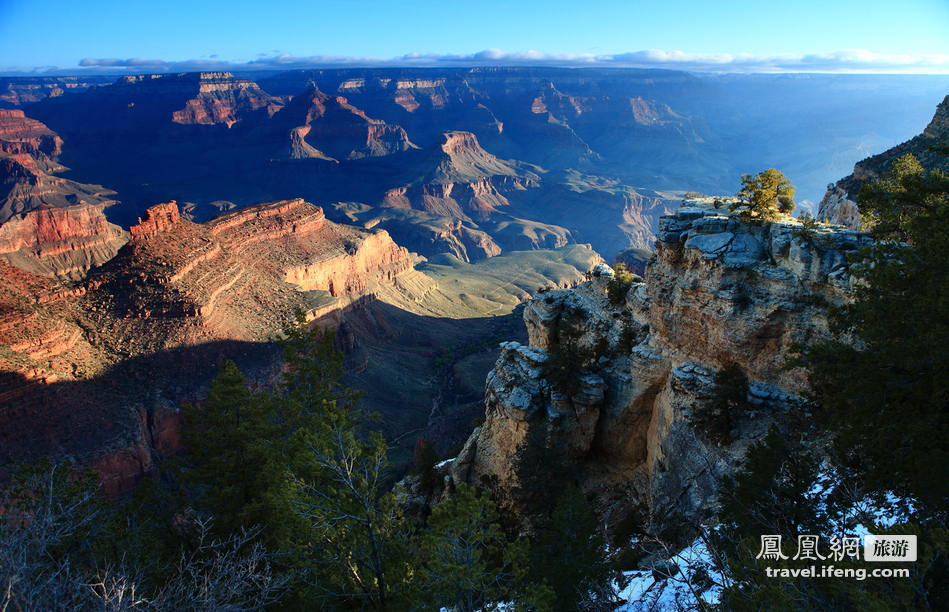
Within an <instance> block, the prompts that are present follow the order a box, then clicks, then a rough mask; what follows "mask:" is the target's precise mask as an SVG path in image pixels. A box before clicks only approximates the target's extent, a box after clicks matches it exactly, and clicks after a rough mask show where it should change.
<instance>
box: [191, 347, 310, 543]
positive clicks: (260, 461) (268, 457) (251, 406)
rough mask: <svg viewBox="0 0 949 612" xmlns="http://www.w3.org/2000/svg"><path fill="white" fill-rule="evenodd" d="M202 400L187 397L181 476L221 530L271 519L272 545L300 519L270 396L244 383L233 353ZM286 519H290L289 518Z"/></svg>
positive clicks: (268, 535)
mask: <svg viewBox="0 0 949 612" xmlns="http://www.w3.org/2000/svg"><path fill="white" fill-rule="evenodd" d="M219 370H220V373H219V374H218V377H217V378H216V379H215V380H214V382H213V383H212V384H211V389H210V390H209V391H208V396H207V401H206V402H205V405H204V407H203V408H200V407H197V406H193V405H185V406H184V407H183V412H184V415H185V420H186V422H187V424H188V426H187V427H185V428H184V430H183V432H182V440H183V442H184V444H185V446H186V447H187V448H189V449H190V451H191V452H190V454H189V455H188V456H187V457H186V458H185V461H184V462H183V463H184V465H183V467H184V471H183V472H182V473H181V476H180V480H181V482H182V483H183V484H184V485H185V486H187V487H189V488H190V489H191V490H192V491H193V495H194V497H193V501H192V506H193V507H194V508H195V509H196V510H198V511H200V512H202V513H204V515H207V516H210V515H214V516H215V517H216V519H217V520H216V521H215V522H214V524H213V526H212V529H213V532H214V535H215V536H216V537H221V538H226V537H228V536H229V535H230V534H231V533H234V532H236V531H238V530H240V529H251V528H254V527H256V526H258V525H266V526H267V528H266V529H265V532H264V533H263V534H262V537H263V538H264V540H266V541H268V542H269V543H270V544H271V545H272V546H273V548H274V549H276V548H279V547H281V546H286V545H287V544H288V540H289V539H290V538H291V536H292V533H293V532H294V531H295V530H296V529H298V528H299V527H300V526H299V525H295V524H293V523H295V522H296V521H293V518H292V517H293V516H294V515H295V513H294V511H293V509H292V507H291V506H290V492H289V491H288V490H287V482H288V474H287V470H286V467H285V466H284V465H283V462H282V456H281V452H280V449H279V448H278V446H277V444H278V441H279V440H280V439H281V437H282V433H283V432H281V431H280V427H279V424H278V407H277V406H276V405H275V403H274V402H273V401H272V398H271V397H269V396H266V395H264V394H262V393H259V392H254V391H251V390H250V389H248V388H247V386H246V383H245V380H244V375H243V374H241V372H240V371H239V370H238V369H237V366H236V365H235V364H234V362H233V361H225V362H222V363H221V365H220V367H219ZM288 523H289V524H288Z"/></svg>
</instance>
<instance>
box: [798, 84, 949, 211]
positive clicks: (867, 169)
mask: <svg viewBox="0 0 949 612" xmlns="http://www.w3.org/2000/svg"><path fill="white" fill-rule="evenodd" d="M947 138H949V96H946V98H945V99H944V100H943V101H942V102H941V103H940V104H939V106H937V107H936V114H935V115H934V116H933V119H932V121H930V122H929V125H927V126H926V129H925V130H923V133H922V134H920V135H919V136H916V137H915V138H913V139H911V140H908V141H906V142H904V143H903V144H901V145H898V146H896V147H893V148H892V149H888V150H886V151H884V152H883V153H881V154H879V155H874V156H872V157H868V158H867V159H864V160H863V161H860V162H857V163H856V164H855V165H854V167H853V174H851V175H850V176H847V177H845V178H842V179H840V180H839V181H837V183H836V184H834V183H831V184H830V185H827V193H826V194H825V195H824V199H823V200H821V203H820V206H819V207H818V211H817V218H818V220H820V221H827V222H829V223H839V224H840V225H843V226H845V227H848V228H850V229H860V214H859V212H858V210H857V198H858V196H859V195H860V187H861V185H863V183H864V181H868V180H873V179H877V178H880V177H881V176H882V175H883V174H884V173H885V172H886V171H887V170H889V169H890V167H891V166H892V165H893V162H894V161H896V160H897V159H899V158H900V157H902V156H904V155H907V154H910V155H914V156H915V157H916V159H918V160H919V162H920V164H921V165H922V166H923V168H925V169H926V170H934V169H939V170H941V171H943V172H949V162H947V161H946V159H947V157H946V156H945V155H938V154H936V153H934V152H933V151H932V147H933V145H940V144H944V143H945V142H946V139H947Z"/></svg>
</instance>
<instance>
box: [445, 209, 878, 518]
mask: <svg viewBox="0 0 949 612" xmlns="http://www.w3.org/2000/svg"><path fill="white" fill-rule="evenodd" d="M867 240H868V238H867V237H865V236H863V235H861V234H858V233H856V232H852V231H847V230H842V229H840V228H836V229H833V228H820V229H817V230H813V231H805V230H804V228H803V227H802V226H801V225H800V224H799V223H797V222H796V221H795V220H793V219H790V218H784V219H782V220H780V221H777V222H773V223H761V224H753V225H752V224H745V223H742V222H740V221H739V219H738V218H737V217H736V216H735V215H732V214H730V213H728V212H725V211H724V210H723V209H719V208H716V207H715V205H714V204H713V203H712V202H711V200H689V201H685V202H684V203H683V206H682V207H681V208H680V209H679V210H678V211H677V212H676V213H675V214H674V215H670V216H666V217H662V218H661V219H660V223H659V232H658V240H657V242H656V246H657V254H656V258H655V260H654V261H653V262H651V263H650V264H649V265H648V267H647V270H646V279H645V280H643V279H642V278H640V277H634V280H633V283H632V284H631V286H630V287H629V290H628V292H627V293H626V297H625V299H624V300H622V302H621V303H618V304H617V303H612V302H611V301H610V300H609V298H608V296H607V293H606V287H607V285H608V284H609V283H610V280H611V279H612V277H613V272H612V270H611V269H610V268H608V267H606V266H599V267H597V268H596V269H594V271H593V274H592V277H591V280H589V281H588V282H586V283H584V284H582V285H580V286H579V287H577V288H575V289H566V290H553V291H548V292H545V293H541V294H538V295H535V296H534V298H533V299H532V300H531V301H530V302H529V303H528V305H527V308H526V309H525V311H524V320H525V323H526V325H527V330H528V334H529V337H530V346H529V347H528V346H521V345H519V344H517V343H514V342H509V343H505V344H503V345H502V348H503V352H502V355H501V358H500V359H499V360H498V362H497V365H496V366H495V369H494V370H493V371H492V372H491V373H490V374H489V375H488V378H487V383H486V393H485V395H486V399H485V404H486V413H485V423H484V425H483V426H482V427H480V428H479V429H477V430H476V431H475V432H474V433H473V434H472V436H471V438H470V439H469V440H468V443H467V445H466V446H465V449H464V450H463V451H462V453H461V455H460V456H459V457H458V458H457V459H456V460H455V462H454V464H453V466H452V470H451V471H452V475H453V477H454V479H455V480H456V481H461V480H467V481H470V482H479V481H480V480H481V478H482V477H483V476H489V477H496V478H498V480H499V482H500V483H501V484H502V485H503V484H505V483H507V482H510V480H511V478H512V477H513V475H512V473H511V465H510V461H511V457H512V456H513V454H514V452H515V450H516V448H517V446H518V444H519V443H520V442H521V440H522V439H523V438H524V434H525V432H526V429H527V426H528V424H529V423H530V422H534V421H536V422H540V423H543V424H544V425H545V426H546V428H547V430H548V431H549V432H550V434H551V435H552V436H553V438H554V439H555V440H556V441H557V442H558V443H559V444H561V445H562V446H563V447H564V448H565V449H566V450H567V452H568V454H569V455H570V457H571V458H572V459H573V460H574V461H576V462H577V463H578V464H579V465H580V466H581V467H582V469H583V471H584V473H585V475H586V476H585V479H584V482H585V488H586V489H587V492H588V493H594V494H596V497H597V500H598V503H599V504H600V509H601V510H602V511H603V512H604V513H606V519H607V521H608V522H610V523H612V522H613V521H615V520H620V519H621V518H622V515H624V514H625V513H626V512H628V510H629V508H630V507H631V506H632V505H633V504H635V503H644V504H646V505H648V506H651V507H653V508H674V509H676V510H678V511H680V512H683V513H685V514H687V515H693V516H694V515H695V514H697V513H698V512H699V511H700V510H702V509H703V508H704V507H705V506H706V505H707V504H708V503H709V501H710V500H711V499H712V498H713V497H714V493H715V488H716V482H717V478H718V477H720V476H721V475H722V474H724V473H726V472H728V471H729V470H730V469H732V468H733V465H734V462H735V460H736V458H737V457H740V456H741V454H742V453H743V451H744V449H745V448H746V447H747V446H748V444H749V443H750V441H751V440H753V439H755V437H756V436H757V435H759V434H760V433H761V432H762V431H763V430H765V429H766V428H767V425H768V424H769V423H770V422H771V421H772V420H773V419H774V418H776V417H777V416H778V415H780V414H781V412H782V411H784V410H787V409H788V400H789V398H792V397H794V396H796V395H798V394H800V393H801V392H802V391H804V388H805V382H804V380H803V378H802V375H801V374H800V373H799V372H795V371H784V370H782V369H781V366H782V365H783V363H784V358H785V356H786V355H787V351H788V345H789V344H790V343H791V342H795V341H808V340H815V339H821V338H827V337H829V336H828V329H827V305H828V304H835V303H836V304H840V303H843V302H845V301H846V300H848V299H849V295H850V290H851V282H852V281H851V277H850V276H849V274H848V269H849V268H848V260H847V254H848V252H852V251H854V250H855V249H857V248H858V247H859V246H861V245H862V244H865V243H866V242H867ZM565 326H566V327H565ZM568 328H569V329H568ZM566 333H569V334H570V336H571V337H572V338H574V340H572V341H573V342H575V343H577V346H578V347H579V348H580V349H581V350H583V349H585V350H587V351H589V354H593V355H594V359H593V360H592V361H590V362H587V363H578V364H577V369H576V370H575V371H574V374H575V384H574V385H572V388H571V389H570V391H569V392H564V390H563V389H564V388H563V387H562V386H560V385H558V383H552V382H550V380H548V373H547V368H546V365H545V364H547V362H548V361H549V359H550V358H551V351H554V350H562V348H563V343H564V342H565V340H564V338H565V337H566V336H564V334H566ZM580 352H581V351H580V350H578V351H577V353H580ZM731 362H734V363H737V364H738V365H740V366H741V368H742V369H743V370H744V371H745V372H746V373H747V374H748V376H749V379H750V381H751V387H750V396H749V400H750V401H751V403H752V404H753V405H754V406H755V407H756V408H755V410H754V411H753V412H752V414H751V415H749V416H748V417H746V418H744V419H743V420H742V421H741V422H740V423H739V424H738V426H737V427H738V429H739V431H738V432H736V433H739V434H740V435H738V436H737V438H738V441H737V442H735V443H734V444H732V445H729V446H727V447H720V446H716V445H715V444H712V443H711V442H709V441H708V440H706V439H705V438H704V436H703V435H702V433H701V432H696V431H694V430H693V428H692V427H691V426H690V425H689V421H688V415H689V413H690V411H691V409H692V408H693V406H695V405H696V404H697V402H699V401H701V400H702V399H703V398H704V397H707V395H708V393H709V391H710V388H711V385H712V377H713V375H714V373H715V372H716V370H718V369H719V368H721V367H723V366H724V365H726V364H728V363H731Z"/></svg>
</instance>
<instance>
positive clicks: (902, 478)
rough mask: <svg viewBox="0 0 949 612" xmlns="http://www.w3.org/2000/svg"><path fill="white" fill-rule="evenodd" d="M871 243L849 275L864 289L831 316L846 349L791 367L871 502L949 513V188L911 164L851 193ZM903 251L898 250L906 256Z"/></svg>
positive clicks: (823, 351) (833, 348) (836, 345)
mask: <svg viewBox="0 0 949 612" xmlns="http://www.w3.org/2000/svg"><path fill="white" fill-rule="evenodd" d="M860 207H861V211H862V213H863V215H864V217H865V218H868V219H871V220H872V221H873V223H872V231H873V232H874V233H875V234H876V235H877V236H878V237H880V238H881V240H880V241H878V242H877V243H876V244H875V245H873V246H872V247H870V248H869V249H868V250H866V251H865V252H863V253H862V256H863V259H862V262H861V263H860V265H859V266H856V267H855V273H856V274H860V275H862V277H863V280H864V281H865V282H864V283H863V284H860V285H857V287H856V288H855V292H854V297H855V299H854V301H853V303H852V304H849V305H847V306H845V307H843V308H840V309H838V310H836V311H835V312H834V313H833V329H834V331H835V332H836V333H837V334H839V335H840V337H841V338H846V337H849V338H852V340H853V342H843V341H837V342H830V343H825V344H821V345H817V346H814V347H808V348H806V349H804V351H803V354H802V359H801V362H800V363H803V364H804V365H805V366H806V367H807V369H808V371H809V377H810V382H811V386H812V388H813V389H814V390H815V392H816V393H817V394H818V397H819V399H820V400H821V402H822V405H823V406H824V408H825V409H826V410H827V411H828V413H829V415H830V417H831V418H832V419H833V423H834V425H835V428H836V429H837V430H838V431H839V437H838V439H837V442H836V446H837V448H838V449H839V451H840V456H841V459H842V460H843V462H844V464H845V465H846V466H848V467H850V468H851V469H852V470H854V472H855V473H857V474H859V475H860V476H861V477H863V478H864V479H865V481H866V483H867V484H868V485H870V486H871V487H873V488H874V489H876V490H878V491H881V492H882V491H893V492H896V493H899V494H901V495H904V496H910V497H913V498H915V499H916V500H917V501H918V502H919V504H921V505H920V506H919V509H920V510H923V509H928V511H929V512H933V513H936V514H938V515H942V516H943V518H944V517H945V513H946V509H947V508H949V351H947V347H949V178H947V177H946V176H945V175H944V174H943V173H941V172H939V171H938V170H936V171H933V172H929V173H927V172H925V171H924V170H923V169H922V167H921V166H920V165H919V164H918V163H917V162H916V160H915V159H913V158H911V157H904V158H903V159H901V160H899V161H898V162H897V163H896V164H894V166H893V169H892V171H890V172H889V173H887V175H886V176H884V177H883V178H882V180H881V181H878V182H876V183H871V184H870V185H869V186H867V187H865V188H864V189H863V190H862V192H861V203H860ZM908 243H909V244H908Z"/></svg>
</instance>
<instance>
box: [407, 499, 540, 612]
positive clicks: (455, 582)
mask: <svg viewBox="0 0 949 612" xmlns="http://www.w3.org/2000/svg"><path fill="white" fill-rule="evenodd" d="M419 552H420V554H421V556H422V559H423V561H424V570H423V572H424V581H423V583H422V587H423V595H422V600H423V601H424V604H423V609H426V610H438V609H440V608H442V607H445V608H448V609H450V610H455V611H457V612H476V611H479V610H495V609H497V607H498V605H499V604H500V603H503V602H505V601H512V600H513V601H515V602H516V603H518V604H521V605H530V604H533V605H534V607H535V609H538V610H542V609H547V605H549V600H550V591H549V590H548V589H546V588H545V587H543V586H538V585H534V584H529V583H527V582H526V580H525V578H526V576H527V572H528V566H527V561H528V546H527V541H526V540H517V541H515V542H511V543H508V542H506V541H505V539H504V533H503V532H502V530H501V527H500V525H499V524H498V513H497V509H496V507H495V504H494V502H492V501H491V499H490V494H489V493H488V492H484V493H482V494H480V495H478V494H477V493H476V492H475V491H474V490H473V489H471V488H470V487H469V486H468V485H467V484H465V483H461V484H459V485H458V489H457V491H456V494H455V497H454V498H453V499H451V500H449V501H445V502H442V503H440V504H439V505H437V506H435V508H434V509H433V510H432V514H431V516H430V517H429V520H428V528H427V529H426V530H425V532H424V533H423V534H422V538H421V544H420V547H419Z"/></svg>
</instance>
